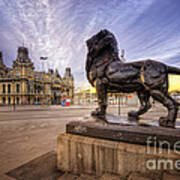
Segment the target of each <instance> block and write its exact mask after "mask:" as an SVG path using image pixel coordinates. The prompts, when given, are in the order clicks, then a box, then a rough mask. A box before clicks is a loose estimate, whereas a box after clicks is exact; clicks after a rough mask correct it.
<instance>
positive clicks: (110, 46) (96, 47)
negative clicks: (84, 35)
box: [86, 29, 118, 56]
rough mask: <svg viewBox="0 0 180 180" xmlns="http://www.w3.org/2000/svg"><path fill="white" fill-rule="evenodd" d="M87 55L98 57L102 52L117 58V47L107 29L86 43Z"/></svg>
mask: <svg viewBox="0 0 180 180" xmlns="http://www.w3.org/2000/svg"><path fill="white" fill-rule="evenodd" d="M86 44H87V48H88V53H89V54H90V53H92V54H91V55H92V56H93V54H96V55H98V53H99V52H100V51H102V50H107V51H109V52H110V53H111V54H114V55H116V56H118V46H117V41H116V39H115V37H114V35H113V34H112V33H111V32H110V31H108V30H107V29H103V30H101V31H100V32H98V33H97V34H95V35H93V36H92V37H91V38H90V39H88V40H87V41H86Z"/></svg>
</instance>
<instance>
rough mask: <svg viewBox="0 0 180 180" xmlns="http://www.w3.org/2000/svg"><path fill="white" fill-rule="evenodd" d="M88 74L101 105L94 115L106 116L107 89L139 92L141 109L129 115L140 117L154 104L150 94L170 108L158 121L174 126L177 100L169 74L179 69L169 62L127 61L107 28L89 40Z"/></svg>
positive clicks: (116, 91)
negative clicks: (171, 93) (123, 59)
mask: <svg viewBox="0 0 180 180" xmlns="http://www.w3.org/2000/svg"><path fill="white" fill-rule="evenodd" d="M86 44H87V49H88V53H87V59H86V72H87V78H88V80H89V82H90V83H91V85H92V86H94V87H95V88H96V91H97V98H98V105H99V106H98V108H97V109H96V110H95V111H93V112H92V116H96V117H99V118H101V119H104V120H105V115H106V108H107V93H113V92H114V93H118V92H123V93H132V92H137V96H138V98H139V100H140V104H141V106H140V108H139V110H138V111H130V112H129V113H128V116H129V117H130V118H135V119H138V118H139V116H140V115H142V114H144V113H145V112H147V111H148V110H149V109H150V108H151V103H150V97H152V98H153V99H155V100H156V101H158V102H160V103H161V104H163V105H164V106H165V107H166V108H167V109H168V115H167V116H166V117H160V119H159V125H160V126H164V127H171V128H174V127H175V122H176V118H177V112H178V103H177V102H176V101H175V100H174V99H173V98H172V97H171V96H170V95H169V93H168V74H179V75H180V69H178V68H175V67H170V66H167V65H165V64H163V63H161V62H158V61H154V60H150V59H147V60H143V61H136V62H128V63H124V62H122V61H121V60H120V58H119V54H118V46H117V41H116V39H115V37H114V35H113V34H112V33H111V32H110V31H108V30H106V29H104V30H101V31H100V32H98V33H97V34H95V35H94V36H92V37H91V38H90V39H88V40H87V41H86Z"/></svg>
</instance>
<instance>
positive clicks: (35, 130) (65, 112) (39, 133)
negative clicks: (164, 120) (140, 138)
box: [0, 106, 180, 179]
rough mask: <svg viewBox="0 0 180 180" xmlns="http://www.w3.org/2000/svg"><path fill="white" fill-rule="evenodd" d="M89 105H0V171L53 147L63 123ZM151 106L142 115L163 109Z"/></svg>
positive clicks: (160, 112) (86, 111)
mask: <svg viewBox="0 0 180 180" xmlns="http://www.w3.org/2000/svg"><path fill="white" fill-rule="evenodd" d="M130 108H131V109H136V108H135V107H122V108H121V112H122V113H127V111H128V110H129V109H130ZM92 109H94V106H71V107H70V108H69V107H68V108H67V107H61V106H49V107H40V106H31V107H30V106H26V107H18V108H17V111H16V112H13V111H12V108H7V107H3V108H2V107H0V174H4V173H6V172H8V171H10V170H12V169H14V168H17V167H19V166H20V165H22V164H25V163H27V162H29V161H30V160H32V159H34V158H36V157H39V156H41V155H43V154H45V153H47V152H49V151H52V150H56V140H57V136H58V135H59V134H61V133H63V132H65V125H66V123H67V122H69V121H72V120H79V119H80V118H81V117H83V116H86V115H87V114H90V112H91V111H92ZM154 110H156V111H154ZM154 110H151V111H150V112H149V113H147V114H146V116H144V118H145V119H146V118H156V119H157V118H158V117H159V116H160V115H164V113H165V110H164V108H162V107H159V106H156V107H155V108H154ZM108 112H113V113H115V114H117V112H118V110H117V107H115V106H114V107H111V108H109V109H108ZM179 117H180V116H179ZM81 119H82V118H81ZM0 179H1V178H0Z"/></svg>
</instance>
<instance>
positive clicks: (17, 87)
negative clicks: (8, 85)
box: [16, 84, 20, 93]
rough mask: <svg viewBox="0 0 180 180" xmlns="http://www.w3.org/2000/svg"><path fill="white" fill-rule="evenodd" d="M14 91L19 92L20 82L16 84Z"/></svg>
mask: <svg viewBox="0 0 180 180" xmlns="http://www.w3.org/2000/svg"><path fill="white" fill-rule="evenodd" d="M16 92H17V93H19V92H20V84H16Z"/></svg>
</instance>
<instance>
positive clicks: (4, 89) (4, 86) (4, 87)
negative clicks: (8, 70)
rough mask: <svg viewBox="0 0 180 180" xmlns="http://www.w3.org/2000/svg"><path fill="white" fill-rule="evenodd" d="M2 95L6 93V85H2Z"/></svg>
mask: <svg viewBox="0 0 180 180" xmlns="http://www.w3.org/2000/svg"><path fill="white" fill-rule="evenodd" d="M3 93H6V85H5V84H3Z"/></svg>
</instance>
